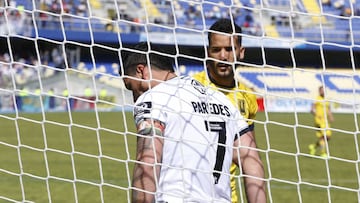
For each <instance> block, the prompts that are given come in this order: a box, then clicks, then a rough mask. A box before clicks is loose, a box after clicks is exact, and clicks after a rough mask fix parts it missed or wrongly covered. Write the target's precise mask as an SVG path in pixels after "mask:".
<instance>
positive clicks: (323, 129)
mask: <svg viewBox="0 0 360 203" xmlns="http://www.w3.org/2000/svg"><path fill="white" fill-rule="evenodd" d="M311 113H312V114H313V115H314V120H315V127H316V128H318V130H317V131H316V137H317V138H318V139H317V141H316V143H315V144H310V145H309V150H310V154H311V155H315V154H316V152H317V149H320V156H322V157H327V153H326V143H325V142H326V141H329V140H330V137H331V130H330V129H329V128H330V122H333V121H334V117H333V114H332V112H331V109H330V102H329V101H326V100H325V97H324V87H323V86H320V87H319V95H318V96H317V98H316V101H315V102H314V103H313V105H312V108H311ZM325 139H326V141H325Z"/></svg>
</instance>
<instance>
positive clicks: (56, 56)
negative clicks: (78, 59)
mask: <svg viewBox="0 0 360 203" xmlns="http://www.w3.org/2000/svg"><path fill="white" fill-rule="evenodd" d="M51 58H52V61H53V63H54V67H55V68H59V69H64V68H65V60H64V56H63V54H62V48H61V46H59V47H55V48H53V49H52V51H51Z"/></svg>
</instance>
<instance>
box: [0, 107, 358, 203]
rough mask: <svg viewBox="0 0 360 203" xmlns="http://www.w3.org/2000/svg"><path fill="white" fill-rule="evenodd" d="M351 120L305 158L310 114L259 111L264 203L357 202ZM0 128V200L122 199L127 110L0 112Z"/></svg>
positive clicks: (128, 163) (129, 133) (127, 160)
mask: <svg viewBox="0 0 360 203" xmlns="http://www.w3.org/2000/svg"><path fill="white" fill-rule="evenodd" d="M356 116H357V118H355V117H354V114H335V122H334V123H333V125H332V127H333V128H335V129H336V130H334V131H333V135H332V138H331V140H330V141H329V151H330V155H331V159H329V160H326V159H322V158H320V157H311V156H309V155H308V149H307V147H308V145H309V144H310V143H313V142H314V141H315V139H316V137H315V131H314V130H313V129H312V128H311V127H312V123H313V118H312V116H311V115H310V114H306V113H298V114H296V113H269V114H265V113H258V116H257V118H256V121H255V122H256V125H255V126H256V127H255V131H256V140H257V143H258V148H259V149H260V150H261V157H262V160H263V162H264V167H265V172H266V178H267V179H268V187H267V190H268V191H267V192H268V195H269V199H270V198H271V199H272V202H276V203H277V202H279V203H283V202H286V203H287V202H291V203H293V202H347V203H349V202H350V203H351V202H358V201H359V200H358V189H359V187H360V186H359V179H360V176H359V173H360V172H359V170H360V169H359V124H358V123H356V121H357V122H359V120H360V116H359V115H356ZM0 129H1V131H0V154H1V155H0V182H1V184H0V202H12V201H14V200H15V201H22V202H25V201H29V202H50V201H51V202H102V201H103V202H128V199H129V197H130V192H129V190H128V189H129V186H130V179H131V178H130V177H131V174H132V166H133V161H132V160H133V159H134V155H135V140H136V137H135V135H134V125H133V120H132V116H131V114H130V113H124V112H99V113H95V112H76V113H74V112H72V113H45V114H20V115H19V117H16V116H15V115H13V114H5V115H1V116H0ZM356 132H357V134H356ZM238 180H239V181H241V180H240V179H238ZM239 191H241V190H239ZM240 193H241V194H243V192H239V194H240Z"/></svg>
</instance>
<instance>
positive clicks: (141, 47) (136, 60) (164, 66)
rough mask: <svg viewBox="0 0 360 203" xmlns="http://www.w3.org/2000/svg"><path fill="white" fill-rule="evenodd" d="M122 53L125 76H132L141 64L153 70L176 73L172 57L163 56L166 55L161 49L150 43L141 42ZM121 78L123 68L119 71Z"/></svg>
mask: <svg viewBox="0 0 360 203" xmlns="http://www.w3.org/2000/svg"><path fill="white" fill-rule="evenodd" d="M130 49H131V50H126V51H122V52H121V58H122V64H123V70H124V73H123V74H124V75H132V74H134V73H135V71H136V66H137V65H139V64H142V65H145V66H148V67H151V68H152V69H159V70H166V71H170V72H174V67H173V63H172V60H171V59H170V57H168V56H165V55H162V54H160V53H165V52H164V51H163V50H162V49H161V48H160V47H158V46H155V45H154V44H152V43H148V42H139V43H138V44H136V45H135V46H133V47H131V48H130ZM119 75H120V76H121V75H122V73H121V68H120V69H119Z"/></svg>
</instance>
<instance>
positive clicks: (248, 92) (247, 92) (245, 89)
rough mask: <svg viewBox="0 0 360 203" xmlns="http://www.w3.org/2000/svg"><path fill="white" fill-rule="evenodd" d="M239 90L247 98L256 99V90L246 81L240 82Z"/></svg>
mask: <svg viewBox="0 0 360 203" xmlns="http://www.w3.org/2000/svg"><path fill="white" fill-rule="evenodd" d="M237 90H239V91H240V92H241V94H242V95H243V96H244V97H245V99H249V100H256V94H255V93H254V90H253V89H252V88H250V87H249V86H247V85H245V84H244V83H240V82H239V83H238V86H237Z"/></svg>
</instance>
